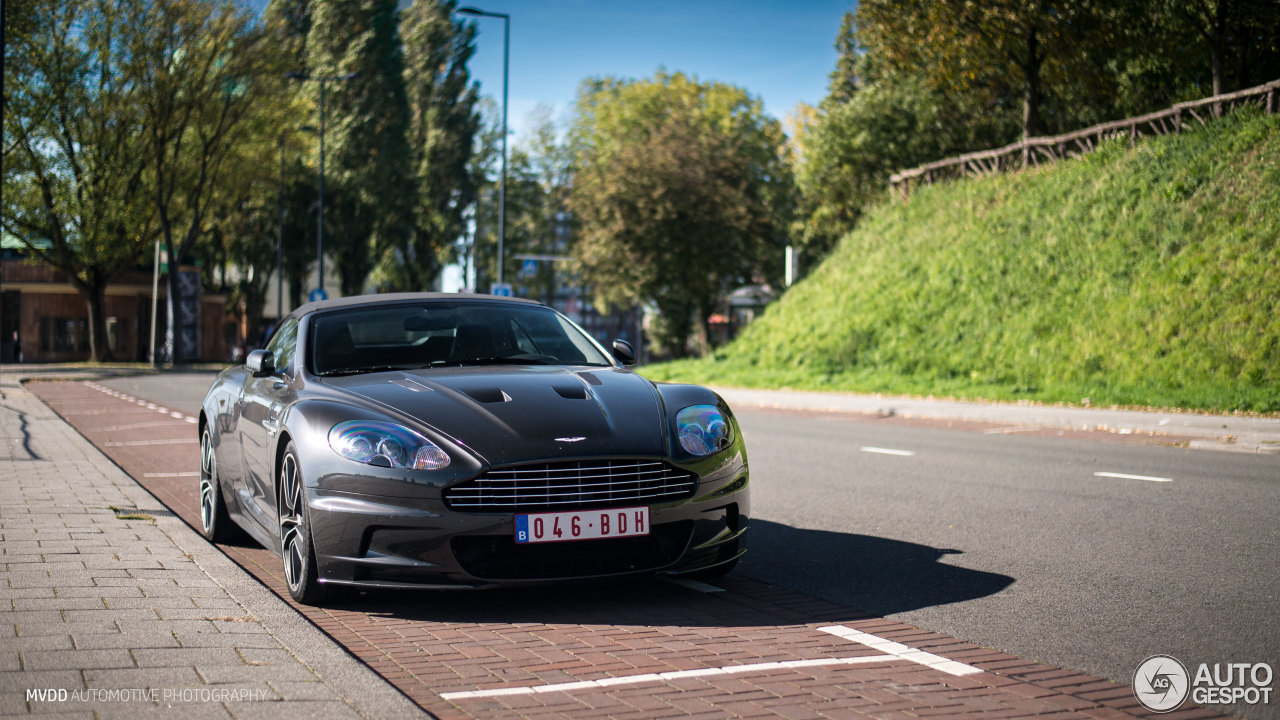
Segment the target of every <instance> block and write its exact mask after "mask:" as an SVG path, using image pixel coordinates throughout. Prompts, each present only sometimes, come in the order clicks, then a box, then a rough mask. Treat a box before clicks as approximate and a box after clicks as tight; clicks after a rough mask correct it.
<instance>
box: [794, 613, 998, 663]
mask: <svg viewBox="0 0 1280 720" xmlns="http://www.w3.org/2000/svg"><path fill="white" fill-rule="evenodd" d="M818 629H819V630H821V631H822V632H824V633H830V634H832V635H835V636H836V637H839V638H844V639H845V640H852V641H853V642H856V643H860V644H862V645H866V646H867V647H869V648H871V649H873V650H879V651H880V652H882V653H887V654H889V655H892V656H894V657H896V658H901V659H903V660H910V661H911V662H913V663H919V664H921V665H927V666H929V667H931V668H933V669H934V670H941V671H942V672H944V673H947V674H948V675H975V674H977V673H980V672H982V670H980V669H978V668H976V667H974V666H972V665H966V664H964V663H962V662H957V661H955V660H948V659H947V658H944V657H942V656H941V655H934V654H933V653H927V652H925V651H923V650H917V649H915V648H913V647H910V646H907V645H903V644H902V643H897V642H894V641H892V640H886V639H884V638H882V637H877V636H875V635H872V634H870V633H864V632H862V631H861V630H854V629H853V628H848V627H845V626H843V625H828V626H826V627H820V628H818Z"/></svg>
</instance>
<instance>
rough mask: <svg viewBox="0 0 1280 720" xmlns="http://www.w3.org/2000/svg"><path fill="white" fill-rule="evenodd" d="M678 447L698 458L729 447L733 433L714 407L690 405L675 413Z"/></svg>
mask: <svg viewBox="0 0 1280 720" xmlns="http://www.w3.org/2000/svg"><path fill="white" fill-rule="evenodd" d="M676 433H677V434H678V435H679V437H680V447H682V448H684V449H685V450H687V451H688V452H689V453H690V454H692V455H697V456H699V457H701V456H704V455H710V454H712V453H714V452H718V451H720V450H723V449H725V448H727V447H729V443H731V442H733V433H732V431H731V430H730V429H729V423H727V422H725V419H724V414H723V413H721V412H720V408H718V407H716V406H715V405H690V406H689V407H687V408H685V409H683V410H681V411H680V412H679V413H676Z"/></svg>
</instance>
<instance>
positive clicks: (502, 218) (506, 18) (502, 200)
mask: <svg viewBox="0 0 1280 720" xmlns="http://www.w3.org/2000/svg"><path fill="white" fill-rule="evenodd" d="M457 12H458V14H459V15H472V16H475V17H494V18H502V179H501V182H500V184H499V185H498V284H499V285H501V284H502V246H503V243H504V242H505V240H506V237H507V236H506V221H507V78H508V73H509V69H510V61H511V16H510V15H508V14H506V13H497V12H488V11H485V10H481V9H479V8H474V7H460V8H458V10H457Z"/></svg>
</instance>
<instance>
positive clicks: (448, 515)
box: [307, 463, 750, 589]
mask: <svg viewBox="0 0 1280 720" xmlns="http://www.w3.org/2000/svg"><path fill="white" fill-rule="evenodd" d="M353 480H354V478H353ZM361 484H362V483H360V482H352V483H351V484H350V486H353V487H359V486H361ZM748 484H749V483H748V470H747V466H746V464H745V463H730V464H728V466H727V467H721V468H720V469H719V471H718V472H715V473H713V474H712V476H711V477H707V478H702V479H701V480H700V481H699V484H698V487H697V489H696V491H695V493H694V495H693V497H691V498H687V499H684V500H679V501H673V502H664V503H656V504H651V505H649V506H648V507H649V524H650V533H649V534H648V535H646V536H639V537H627V538H611V539H602V540H583V541H575V542H558V543H536V544H517V543H516V542H515V539H514V538H515V513H512V512H459V511H455V510H452V509H450V508H449V507H447V506H446V505H445V503H444V501H443V500H442V499H441V498H439V497H427V498H400V497H386V496H374V495H367V494H357V493H351V492H346V491H343V490H338V489H336V488H337V487H341V486H342V485H344V483H334V482H326V483H325V486H326V487H325V488H324V489H321V488H315V487H311V488H308V491H307V493H308V504H309V512H310V521H311V533H312V541H313V546H314V548H315V553H316V561H317V564H318V570H319V579H320V581H321V582H323V583H328V584H336V585H357V586H362V587H385V588H424V589H468V588H473V589H474V588H485V587H497V586H515V585H531V584H544V583H551V582H574V581H589V580H597V579H604V578H617V577H626V576H641V575H679V574H685V573H692V572H698V571H702V570H707V569H710V568H713V567H715V566H718V565H723V564H725V563H729V562H732V561H733V560H735V559H737V558H738V557H740V556H741V555H742V554H743V553H744V552H745V551H746V543H745V533H746V530H747V526H748V518H749V516H750V500H749V490H748ZM632 505H634V503H633V504H632Z"/></svg>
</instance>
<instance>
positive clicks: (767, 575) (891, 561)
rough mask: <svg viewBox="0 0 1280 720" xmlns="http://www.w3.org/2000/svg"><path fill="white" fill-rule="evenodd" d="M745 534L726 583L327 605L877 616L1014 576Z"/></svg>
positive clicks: (826, 541) (656, 619) (586, 616)
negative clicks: (746, 544) (709, 588)
mask: <svg viewBox="0 0 1280 720" xmlns="http://www.w3.org/2000/svg"><path fill="white" fill-rule="evenodd" d="M750 534H751V546H750V550H749V551H748V553H747V555H746V557H745V558H744V560H743V562H742V564H740V565H739V566H738V570H737V571H735V572H734V573H732V574H730V575H728V576H726V577H723V578H719V579H709V580H707V581H706V582H707V583H708V584H713V586H714V587H716V588H723V589H724V590H725V591H726V592H702V591H700V590H699V589H698V588H697V586H693V587H690V586H687V585H681V584H677V583H670V582H663V581H660V580H627V581H615V582H608V583H589V584H581V585H569V586H552V587H527V588H507V589H499V590H491V591H478V592H471V591H463V592H439V591H436V592H432V591H360V592H351V591H348V592H347V593H345V594H344V595H343V596H341V598H340V599H339V600H337V601H335V602H333V603H331V604H330V605H329V609H330V610H331V611H338V612H341V611H344V610H349V611H354V612H359V613H364V614H368V615H372V616H380V617H385V618H395V619H399V620H409V621H415V620H419V621H428V622H456V623H548V624H559V623H568V624H574V625H593V624H600V625H645V626H653V625H658V626H686V627H696V626H704V627H736V626H761V625H783V624H807V623H815V622H823V623H830V622H844V621H849V620H855V619H858V618H861V617H867V616H883V615H888V614H891V613H896V612H903V611H906V610H914V609H918V608H922V607H928V606H932V605H944V604H948V603H954V602H961V601H964V600H971V599H974V598H979V597H984V596H986V595H991V594H994V593H997V592H999V591H1001V590H1003V589H1004V588H1006V587H1008V586H1009V585H1010V584H1011V583H1012V582H1013V578H1010V577H1007V576H1004V575H998V574H995V573H988V572H983V571H980V570H972V569H968V568H963V567H958V566H955V565H951V564H948V563H945V562H941V560H942V558H944V557H945V556H947V555H951V554H957V553H959V552H960V551H958V550H950V549H938V548H933V547H929V546H926V545H919V544H916V543H909V542H902V541H899V540H890V539H887V538H879V537H872V536H868V535H858V534H853V533H839V532H830V531H824V530H807V529H801V528H793V527H790V526H787V525H782V524H778V523H773V522H767V521H760V520H755V521H753V522H752V527H751V532H750ZM703 589H706V588H703ZM815 598H816V599H815Z"/></svg>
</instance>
